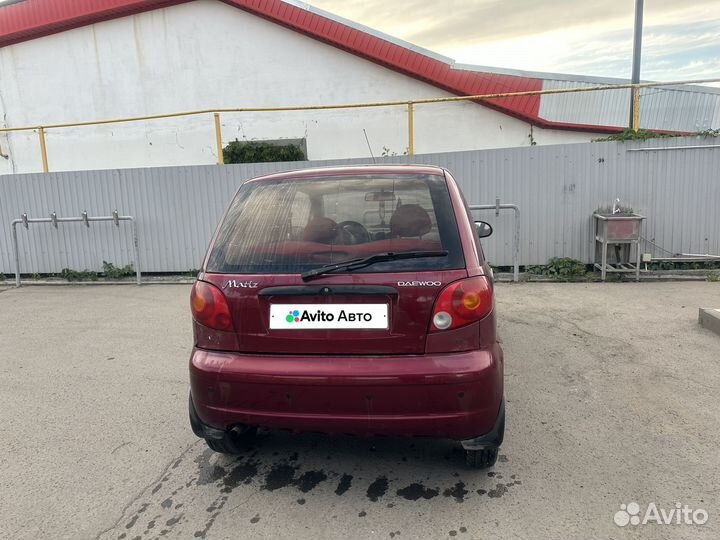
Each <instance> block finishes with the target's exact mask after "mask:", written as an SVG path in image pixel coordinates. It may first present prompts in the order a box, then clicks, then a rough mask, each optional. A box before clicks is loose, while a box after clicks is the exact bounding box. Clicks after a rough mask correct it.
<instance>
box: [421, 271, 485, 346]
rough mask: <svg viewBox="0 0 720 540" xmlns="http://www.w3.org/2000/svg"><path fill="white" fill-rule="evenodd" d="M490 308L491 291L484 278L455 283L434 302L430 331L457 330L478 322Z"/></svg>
mask: <svg viewBox="0 0 720 540" xmlns="http://www.w3.org/2000/svg"><path fill="white" fill-rule="evenodd" d="M492 308H493V291H492V288H491V287H490V283H489V282H488V280H487V278H486V277H485V276H476V277H471V278H468V279H462V280H460V281H456V282H455V283H451V284H450V285H448V286H447V287H445V289H443V291H442V292H441V293H440V296H439V297H438V299H437V301H436V302H435V309H433V317H432V323H431V324H430V331H431V332H438V331H440V330H449V329H451V328H459V327H461V326H465V325H466V324H470V323H472V322H475V321H479V320H480V319H482V318H483V317H485V316H486V315H487V314H488V313H490V312H491V311H492Z"/></svg>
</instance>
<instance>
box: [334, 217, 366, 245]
mask: <svg viewBox="0 0 720 540" xmlns="http://www.w3.org/2000/svg"><path fill="white" fill-rule="evenodd" d="M338 234H339V236H340V238H341V239H342V243H343V244H344V245H346V246H347V245H355V244H364V243H365V242H369V241H370V233H369V232H368V230H367V229H366V228H365V227H363V225H362V224H361V223H358V222H357V221H343V222H341V223H338Z"/></svg>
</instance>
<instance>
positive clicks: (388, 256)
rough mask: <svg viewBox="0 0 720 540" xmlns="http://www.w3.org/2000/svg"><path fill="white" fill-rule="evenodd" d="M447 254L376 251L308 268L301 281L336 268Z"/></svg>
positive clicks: (444, 253)
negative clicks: (371, 253) (363, 255)
mask: <svg viewBox="0 0 720 540" xmlns="http://www.w3.org/2000/svg"><path fill="white" fill-rule="evenodd" d="M447 254H448V252H447V251H401V252H399V253H376V254H375V255H370V256H369V257H360V258H357V259H349V260H347V261H342V262H339V263H333V264H326V265H325V266H320V267H319V268H315V269H313V270H308V271H307V272H303V273H302V274H300V277H301V278H302V279H303V281H310V280H311V279H313V278H316V277H318V276H322V275H323V274H330V273H332V272H337V271H338V270H347V271H350V272H352V271H353V270H357V269H358V268H365V267H366V266H370V265H371V264H375V263H378V262H385V261H399V260H401V259H421V258H423V257H445V256H446V255H447Z"/></svg>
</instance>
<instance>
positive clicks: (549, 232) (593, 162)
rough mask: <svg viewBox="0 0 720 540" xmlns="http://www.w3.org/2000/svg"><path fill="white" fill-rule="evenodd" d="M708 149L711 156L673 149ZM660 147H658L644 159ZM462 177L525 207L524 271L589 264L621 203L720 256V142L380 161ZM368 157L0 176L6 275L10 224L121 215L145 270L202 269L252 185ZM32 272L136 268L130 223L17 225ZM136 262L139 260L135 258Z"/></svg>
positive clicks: (667, 246) (653, 230) (656, 231)
mask: <svg viewBox="0 0 720 540" xmlns="http://www.w3.org/2000/svg"><path fill="white" fill-rule="evenodd" d="M686 146H701V147H702V148H687V149H663V148H666V147H673V148H675V147H686ZM651 148H655V150H645V149H651ZM377 161H378V162H387V163H422V164H431V165H439V166H442V167H446V168H447V169H449V170H450V171H452V172H453V175H454V176H455V178H456V179H457V180H458V181H459V182H460V184H461V187H462V189H463V191H464V193H465V195H466V198H467V200H468V202H469V203H470V204H487V203H494V202H495V199H496V198H500V200H501V202H503V203H515V204H517V205H519V207H520V211H521V224H522V228H521V233H520V234H521V237H520V245H521V252H520V264H523V265H525V264H543V263H545V262H546V261H547V260H548V259H549V258H550V257H554V256H567V257H573V258H576V259H580V260H582V261H585V262H590V261H591V260H592V256H593V244H592V230H591V227H592V225H591V218H590V216H591V214H592V212H593V211H594V210H595V209H596V208H598V207H599V206H607V205H611V204H612V202H613V201H614V200H615V199H616V198H619V199H620V200H621V201H622V203H624V204H626V205H630V206H632V207H633V208H634V209H635V211H636V212H639V213H642V214H644V215H646V216H647V218H648V219H647V230H646V234H645V236H646V238H648V239H649V240H650V241H651V242H652V243H653V244H654V245H653V244H651V243H647V244H646V246H645V250H646V251H648V252H651V253H654V254H655V255H656V256H663V255H667V254H668V253H676V252H689V253H713V254H720V211H719V210H720V141H718V140H717V139H715V140H714V139H711V138H707V139H704V138H681V139H677V138H672V139H655V140H651V141H645V142H626V143H590V144H568V145H558V146H542V147H540V146H535V147H529V148H510V149H497V150H479V151H469V152H452V153H442V154H427V155H416V156H411V157H408V156H398V157H392V158H382V159H378V160H377ZM367 162H368V160H367V159H365V160H357V159H355V160H337V161H324V162H299V163H266V164H253V165H227V166H198V167H163V168H148V169H120V170H101V171H82V172H58V173H49V174H23V175H8V176H0V272H2V273H6V274H10V273H13V272H14V261H13V256H12V243H11V231H10V222H11V221H12V220H13V219H16V218H19V217H20V216H21V214H22V213H23V212H25V213H27V214H28V217H31V218H33V217H47V216H48V215H49V214H50V213H51V212H56V213H57V215H58V216H79V215H80V213H81V212H82V211H83V210H86V211H87V212H88V214H89V215H109V214H110V213H111V212H112V210H114V209H118V210H119V211H120V213H121V214H129V215H133V216H135V217H136V218H137V223H138V235H139V242H140V259H141V261H140V262H141V267H142V270H143V271H144V272H145V271H147V272H185V271H188V270H190V269H195V268H198V267H199V266H200V263H201V261H202V258H203V256H204V253H205V249H206V247H207V243H208V240H209V238H210V236H211V235H212V233H213V231H214V228H215V225H216V224H217V221H218V219H219V216H220V215H221V213H222V212H223V210H224V208H225V206H226V205H227V203H228V202H229V200H230V198H231V197H232V195H233V193H234V192H235V190H236V189H237V188H238V186H239V185H240V184H241V183H242V181H244V180H246V179H248V178H252V177H254V176H258V175H261V174H267V173H270V172H274V171H279V170H287V169H293V168H304V167H312V166H320V165H339V164H352V163H367ZM478 216H483V217H484V218H485V219H486V220H487V221H489V222H491V223H492V224H493V226H494V227H495V230H496V233H495V235H493V236H492V237H491V238H489V239H487V240H486V241H485V250H486V255H487V256H488V258H489V260H490V261H491V263H492V264H494V265H502V266H505V265H510V264H511V263H512V249H511V248H512V235H513V231H512V216H511V215H503V214H501V215H500V216H496V215H495V213H494V212H492V211H491V212H483V213H479V214H478ZM18 236H19V244H20V261H21V268H22V271H23V273H34V272H38V273H51V272H59V271H60V270H61V269H62V268H72V269H76V270H82V269H91V270H100V269H101V268H102V261H109V262H112V263H113V264H115V265H117V266H120V265H124V264H127V263H128V262H131V261H132V259H133V255H132V253H133V250H132V243H131V236H130V230H129V228H126V227H125V226H124V225H123V224H121V225H120V227H119V228H118V227H115V226H114V225H113V224H111V223H93V224H92V225H91V227H90V228H89V229H88V228H86V227H85V226H84V225H83V224H61V225H59V227H58V228H57V229H55V228H53V227H52V226H50V225H30V228H29V230H25V229H24V228H23V227H22V226H19V227H18ZM132 262H134V261H132Z"/></svg>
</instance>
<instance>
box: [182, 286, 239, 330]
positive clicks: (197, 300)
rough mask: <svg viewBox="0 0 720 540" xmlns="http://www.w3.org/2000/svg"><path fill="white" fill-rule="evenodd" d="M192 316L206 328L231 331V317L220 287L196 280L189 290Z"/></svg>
mask: <svg viewBox="0 0 720 540" xmlns="http://www.w3.org/2000/svg"><path fill="white" fill-rule="evenodd" d="M190 308H191V309H192V315H193V318H194V319H195V320H196V321H197V322H199V323H200V324H202V325H203V326H207V327H208V328H212V329H214V330H224V331H231V330H232V329H233V326H232V317H231V316H230V308H229V307H228V304H227V300H225V297H224V296H223V293H222V292H220V289H218V288H217V287H215V285H211V284H210V283H206V282H204V281H196V282H195V284H194V285H193V288H192V291H191V292H190Z"/></svg>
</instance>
